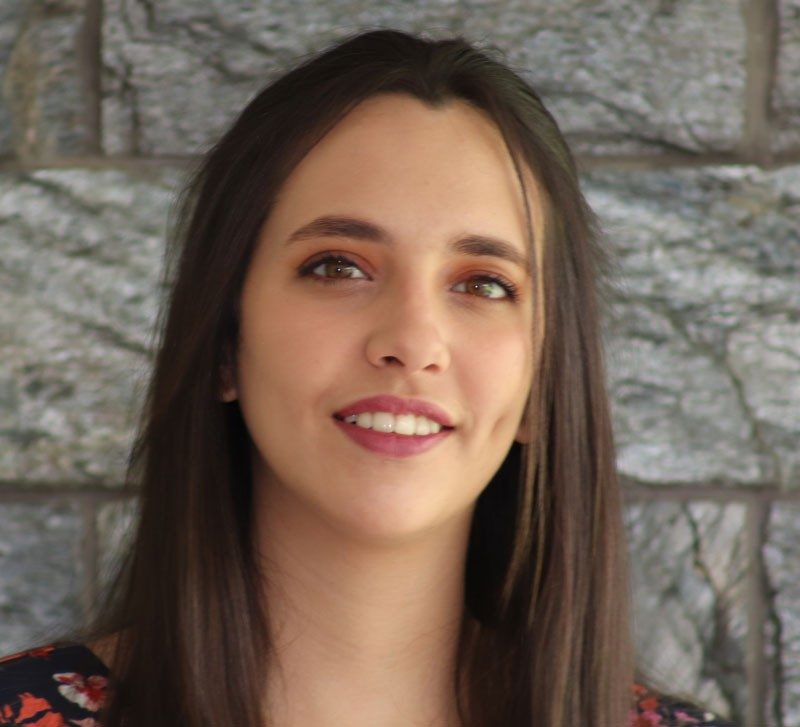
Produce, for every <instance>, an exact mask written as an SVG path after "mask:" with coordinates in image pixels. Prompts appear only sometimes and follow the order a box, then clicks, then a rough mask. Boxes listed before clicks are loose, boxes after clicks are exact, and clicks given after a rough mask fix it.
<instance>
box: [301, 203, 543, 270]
mask: <svg viewBox="0 0 800 727" xmlns="http://www.w3.org/2000/svg"><path fill="white" fill-rule="evenodd" d="M319 237H348V238H351V239H355V240H366V241H368V242H377V243H381V244H383V245H388V244H391V242H392V237H391V235H390V234H389V233H388V232H387V231H386V230H385V229H383V228H382V227H380V226H379V225H376V224H374V223H372V222H367V221H366V220H360V219H357V218H355V217H347V216H344V215H323V216H322V217H317V218H316V219H315V220H312V221H311V222H309V223H308V224H306V225H303V226H302V227H300V228H298V229H297V230H295V231H294V232H293V233H292V234H291V235H289V238H288V240H287V241H286V244H287V245H290V244H291V243H293V242H298V241H300V240H310V239H316V238H319ZM450 248H451V249H452V250H454V251H455V252H457V253H460V254H462V255H473V256H476V257H483V256H488V257H496V258H500V259H501V260H508V261H509V262H511V263H514V264H515V265H518V266H519V267H521V268H522V269H523V270H524V271H525V272H526V273H528V274H530V268H529V266H530V260H529V259H528V257H527V255H524V254H523V253H521V252H520V251H519V249H518V248H517V247H516V246H515V245H512V244H511V243H510V242H506V241H505V240H501V239H499V238H496V237H490V236H487V235H464V236H463V237H460V238H458V239H457V240H454V241H453V242H451V243H450Z"/></svg>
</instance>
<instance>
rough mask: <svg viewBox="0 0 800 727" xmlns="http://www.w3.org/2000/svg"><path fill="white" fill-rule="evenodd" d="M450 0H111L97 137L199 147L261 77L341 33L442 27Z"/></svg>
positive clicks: (121, 146) (454, 20) (454, 9)
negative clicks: (100, 125) (376, 0)
mask: <svg viewBox="0 0 800 727" xmlns="http://www.w3.org/2000/svg"><path fill="white" fill-rule="evenodd" d="M460 12H461V11H460V8H459V5H458V4H457V3H456V2H455V1H454V0H429V1H428V2H424V3H391V4H380V5H379V4H375V3H368V2H365V1H363V0H333V1H331V0H324V1H323V0H310V1H304V2H301V3H297V2H291V0H274V1H272V2H269V3H264V4H255V5H254V4H253V3H249V2H245V1H244V0H233V1H232V2H227V3H225V4H224V5H221V4H219V3H211V2H207V0H193V1H192V2H184V1H183V0H162V1H161V2H158V3H132V2H127V1H126V0H108V2H106V5H105V13H104V22H103V29H104V30H103V62H104V81H103V145H104V148H105V150H106V152H108V153H110V154H125V153H128V154H156V155H158V154H194V153H197V152H200V151H204V150H205V149H206V148H207V147H208V146H209V145H210V144H211V143H212V142H213V141H215V140H216V138H217V137H218V136H219V135H220V134H221V133H222V131H223V130H224V129H225V128H226V127H227V126H228V125H229V124H230V123H231V122H232V121H233V119H234V118H235V117H236V116H237V115H238V113H239V112H240V111H241V110H242V108H244V106H245V104H246V102H247V101H248V100H249V99H250V98H251V97H252V96H253V95H255V93H256V92H257V91H259V90H260V89H261V88H262V87H263V86H265V85H267V83H268V82H269V81H270V80H272V79H274V78H275V77H277V76H278V75H280V73H281V72H283V71H285V70H287V69H288V68H289V67H290V66H292V65H293V64H294V63H295V62H296V61H298V60H299V59H300V58H301V57H303V56H304V55H305V54H307V53H309V52H311V51H313V50H316V49H318V48H320V47H322V46H323V45H325V44H327V43H328V42H330V41H332V40H334V39H338V38H339V37H343V36H344V35H345V34H349V33H353V32H355V31H357V30H361V29H366V28H368V27H374V26H378V25H380V26H384V25H389V26H392V27H397V28H402V29H407V30H417V31H421V30H429V31H431V32H437V31H438V32H440V33H445V34H447V33H449V32H452V30H453V29H454V28H455V27H457V24H458V19H459V16H460Z"/></svg>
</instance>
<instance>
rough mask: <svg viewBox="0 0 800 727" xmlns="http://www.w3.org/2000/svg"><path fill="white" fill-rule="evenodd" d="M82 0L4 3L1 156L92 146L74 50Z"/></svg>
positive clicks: (0, 33) (0, 68)
mask: <svg viewBox="0 0 800 727" xmlns="http://www.w3.org/2000/svg"><path fill="white" fill-rule="evenodd" d="M84 5H85V3H84V2H83V1H82V0H30V1H29V2H24V1H23V0H4V2H3V7H2V9H0V81H1V82H2V84H1V87H0V99H2V102H1V103H0V154H12V153H13V154H16V155H17V156H19V157H21V158H25V159H29V158H36V157H53V156H63V155H76V154H81V153H85V152H87V151H89V150H90V149H91V147H92V145H93V143H94V142H93V139H92V138H91V131H90V129H89V124H88V117H89V114H90V113H91V110H90V109H88V108H87V101H86V97H85V96H84V89H83V79H82V69H81V67H80V60H79V59H80V53H79V50H78V47H79V45H80V43H81V42H82V35H81V34H82V28H83V23H84V21H85V8H84Z"/></svg>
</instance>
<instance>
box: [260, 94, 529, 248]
mask: <svg viewBox="0 0 800 727" xmlns="http://www.w3.org/2000/svg"><path fill="white" fill-rule="evenodd" d="M526 187H527V193H528V201H529V205H530V207H531V214H532V216H533V217H534V218H536V217H537V216H538V214H537V210H538V204H537V201H536V197H537V194H536V188H535V182H534V181H533V178H532V175H531V174H530V173H527V174H526ZM318 214H352V215H362V216H367V217H369V218H370V219H374V220H375V221H376V222H379V223H381V224H382V225H384V226H387V227H389V228H390V229H392V230H394V231H396V232H397V233H398V234H399V235H402V234H409V235H419V234H422V233H424V234H426V235H431V236H432V235H435V234H436V233H437V232H441V233H442V234H445V235H446V234H451V233H452V232H453V231H454V228H456V227H457V228H463V229H469V230H470V231H475V232H478V231H480V232H484V233H493V234H497V235H504V236H508V237H511V238H514V239H518V240H519V242H520V244H521V245H524V244H525V241H526V240H527V221H526V215H525V204H524V200H523V193H522V189H521V186H520V182H519V179H518V177H517V173H516V170H515V168H514V164H513V161H512V159H511V156H510V154H509V152H508V149H507V147H506V144H505V141H504V139H503V137H502V134H501V132H500V131H499V129H498V128H497V127H496V126H495V124H494V123H493V122H492V121H491V119H489V118H488V116H486V115H485V114H484V113H483V112H482V111H480V110H478V109H476V108H474V107H472V106H470V105H469V104H467V103H466V102H463V101H450V102H448V103H447V104H445V105H444V106H441V107H437V108H433V107H431V106H428V105H427V104H424V103H423V102H421V101H419V100H417V99H415V98H412V97H410V96H405V95H400V94H384V95H380V96H375V97H372V98H370V99H368V100H366V101H364V102H362V103H361V104H359V105H358V106H357V107H355V108H354V109H353V110H352V111H351V112H350V113H349V114H348V115H347V116H346V117H345V118H344V119H342V120H341V121H340V122H339V123H338V124H337V125H336V126H335V127H334V128H333V129H331V131H330V132H328V134H327V135H326V136H325V137H324V138H323V139H322V140H321V141H320V142H319V143H318V144H317V145H316V146H315V147H314V148H313V149H311V151H310V152H309V153H308V154H307V155H306V157H305V158H304V159H303V160H302V161H301V162H300V164H299V165H298V166H297V167H296V168H295V169H294V170H293V172H292V173H291V174H290V175H289V177H288V179H287V180H286V182H285V183H284V185H283V188H282V189H281V192H280V194H279V195H278V198H277V200H276V204H275V206H274V207H273V212H272V215H271V219H270V221H269V222H268V226H269V227H270V228H272V229H273V230H278V231H280V232H285V228H287V227H288V226H291V225H296V224H297V223H302V222H305V221H308V220H309V219H311V218H312V217H315V216H317V215H318ZM534 224H535V219H534ZM475 227H478V228H487V227H489V228H490V229H473V228H475Z"/></svg>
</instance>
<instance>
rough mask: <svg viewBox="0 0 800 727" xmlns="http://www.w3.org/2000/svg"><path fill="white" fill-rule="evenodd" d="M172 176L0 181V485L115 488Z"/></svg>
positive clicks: (151, 313) (138, 381) (51, 175)
mask: <svg viewBox="0 0 800 727" xmlns="http://www.w3.org/2000/svg"><path fill="white" fill-rule="evenodd" d="M178 178H179V175H178V174H177V173H176V172H170V171H169V170H167V171H164V172H159V173H157V174H153V175H152V178H149V177H140V178H136V177H133V176H130V175H126V174H123V173H121V172H110V171H102V172H98V171H95V172H92V171H82V170H72V171H37V172H34V173H32V174H29V175H16V176H15V175H9V176H6V177H3V178H0V225H2V228H3V234H2V235H0V255H1V257H0V311H2V313H0V341H2V348H3V356H2V358H0V479H5V480H33V481H54V482H62V481H72V482H100V483H114V482H119V481H121V479H122V476H123V472H124V467H125V459H126V457H127V451H128V448H129V446H130V438H131V433H132V426H133V423H134V420H135V416H136V412H137V411H138V402H139V400H140V398H141V396H142V395H143V389H142V386H143V383H144V378H145V376H146V374H147V373H148V370H149V365H150V351H149V346H150V336H151V334H152V327H153V323H154V320H155V313H156V305H157V302H158V299H159V288H158V281H159V276H160V270H161V264H162V255H163V246H164V239H165V234H166V232H165V228H166V224H167V209H168V206H169V203H170V202H171V200H172V197H173V195H174V192H175V189H176V186H177V181H178Z"/></svg>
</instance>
